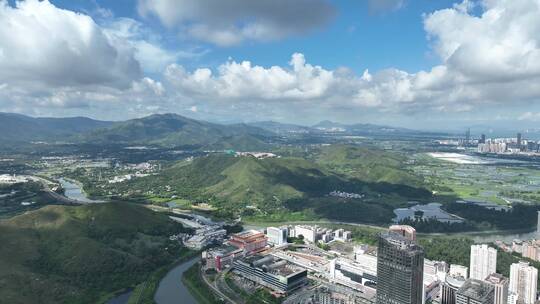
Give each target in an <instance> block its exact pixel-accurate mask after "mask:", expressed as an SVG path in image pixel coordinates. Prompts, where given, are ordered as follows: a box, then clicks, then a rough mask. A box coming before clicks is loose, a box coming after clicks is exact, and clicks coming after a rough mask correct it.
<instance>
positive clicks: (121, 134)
mask: <svg viewBox="0 0 540 304" xmlns="http://www.w3.org/2000/svg"><path fill="white" fill-rule="evenodd" d="M273 136H275V134H274V133H272V132H270V131H267V130H264V129H261V128H258V127H254V126H250V125H246V124H232V125H220V124H214V123H210V122H206V121H200V120H195V119H191V118H187V117H184V116H180V115H177V114H154V115H150V116H147V117H143V118H137V119H130V120H126V121H119V122H109V121H98V120H93V119H90V118H86V117H71V118H40V117H38V118H34V117H30V116H24V115H19V114H11V113H0V140H2V141H10V142H31V141H45V142H71V143H85V144H100V145H107V144H127V145H132V144H141V145H157V146H164V147H186V148H193V149H207V150H210V149H235V150H258V149H266V148H268V147H269V146H270V145H269V144H267V142H268V141H269V138H272V137H273Z"/></svg>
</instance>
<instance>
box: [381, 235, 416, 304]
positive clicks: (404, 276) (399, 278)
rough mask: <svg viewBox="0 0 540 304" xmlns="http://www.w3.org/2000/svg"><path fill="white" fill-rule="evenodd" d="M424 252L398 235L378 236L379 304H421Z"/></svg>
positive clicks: (413, 242)
mask: <svg viewBox="0 0 540 304" xmlns="http://www.w3.org/2000/svg"><path fill="white" fill-rule="evenodd" d="M423 273H424V250H423V249H422V247H420V246H418V245H417V244H416V242H415V241H413V240H411V239H410V238H406V237H404V236H403V235H400V234H398V233H395V232H392V231H390V232H386V233H382V234H380V235H379V247H378V250H377V302H376V303H377V304H422V301H423Z"/></svg>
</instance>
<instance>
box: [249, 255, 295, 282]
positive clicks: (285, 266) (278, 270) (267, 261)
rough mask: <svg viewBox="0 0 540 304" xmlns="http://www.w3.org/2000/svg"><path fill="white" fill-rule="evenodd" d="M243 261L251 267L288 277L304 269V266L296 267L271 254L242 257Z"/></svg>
mask: <svg viewBox="0 0 540 304" xmlns="http://www.w3.org/2000/svg"><path fill="white" fill-rule="evenodd" d="M243 262H245V263H247V264H249V265H250V266H251V267H254V268H259V269H261V270H263V271H264V272H267V273H270V274H273V275H275V276H282V277H288V276H291V275H294V274H296V273H299V272H302V271H305V269H304V268H301V267H298V266H296V265H294V264H292V263H289V262H287V261H285V260H282V259H280V258H276V257H274V256H271V255H266V256H263V255H253V256H249V257H246V258H244V259H243Z"/></svg>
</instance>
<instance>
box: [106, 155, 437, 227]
mask: <svg viewBox="0 0 540 304" xmlns="http://www.w3.org/2000/svg"><path fill="white" fill-rule="evenodd" d="M347 158H351V159H353V161H352V162H351V165H350V166H345V165H343V162H347ZM404 161H405V159H404V158H402V157H400V156H398V155H394V154H392V153H388V152H384V151H382V150H375V151H373V150H371V149H363V148H358V147H350V146H337V147H335V148H334V147H328V148H324V149H322V150H321V151H317V152H316V153H315V154H314V156H313V159H303V158H297V157H282V158H265V159H257V158H255V157H251V156H233V155H227V154H210V155H208V156H204V157H199V158H195V159H194V160H189V161H181V162H178V163H176V164H175V165H173V166H171V167H169V168H167V169H165V170H164V171H162V172H161V173H160V174H159V175H156V176H152V177H149V178H140V179H136V180H132V181H127V182H125V183H122V184H116V185H115V186H114V187H115V188H116V189H118V190H120V191H121V192H131V193H135V192H138V193H145V194H146V195H149V196H158V197H165V198H166V197H171V196H177V197H181V198H185V199H188V200H190V201H210V202H211V203H212V204H213V205H214V206H215V207H217V208H218V209H219V210H221V211H224V210H225V211H227V212H228V213H229V214H230V213H233V214H237V215H239V214H240V215H241V214H252V213H254V212H255V213H259V214H269V213H276V212H277V213H286V212H287V210H289V211H291V210H294V211H301V212H307V211H309V212H314V215H315V216H318V217H334V218H335V214H330V213H332V212H333V211H332V210H330V209H331V208H330V207H331V206H337V207H336V210H338V209H340V208H342V207H344V208H351V210H352V209H354V208H357V209H358V210H361V209H362V208H365V209H364V210H366V214H367V210H368V209H370V208H371V207H374V208H378V209H379V208H385V209H386V211H385V212H384V213H385V214H384V215H382V217H380V218H379V219H382V218H384V220H387V221H390V219H391V218H392V217H393V215H392V211H391V210H393V208H395V206H398V205H400V204H403V203H405V202H406V201H407V200H409V199H426V198H429V197H431V192H429V191H428V190H426V189H424V188H423V187H422V180H421V179H420V178H419V177H417V176H415V175H414V174H413V173H411V172H409V171H407V170H406V169H404V168H403V162H404ZM108 190H109V189H107V188H106V189H104V191H108ZM334 190H337V191H343V192H348V193H357V194H361V195H362V198H361V199H350V200H349V199H342V198H338V197H331V196H330V195H329V194H330V192H332V191H334ZM343 203H346V204H343ZM254 210H255V211H254ZM388 211H389V212H388ZM340 212H341V211H340ZM342 215H343V214H341V215H340V216H342ZM347 218H349V217H347ZM349 219H350V218H349ZM363 219H364V216H363V215H359V216H358V218H355V219H352V220H354V221H362V220H363ZM368 220H369V219H368Z"/></svg>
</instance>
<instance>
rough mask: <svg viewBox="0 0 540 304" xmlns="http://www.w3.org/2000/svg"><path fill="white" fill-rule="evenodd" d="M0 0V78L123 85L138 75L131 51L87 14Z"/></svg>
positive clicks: (31, 2) (30, 2) (30, 0)
mask: <svg viewBox="0 0 540 304" xmlns="http://www.w3.org/2000/svg"><path fill="white" fill-rule="evenodd" d="M15 5H16V6H15V7H12V6H10V5H9V4H8V3H7V1H3V0H2V1H0V54H1V55H0V82H3V81H5V82H8V83H10V82H18V81H20V82H39V83H43V84H46V85H48V86H63V85H96V84H98V85H99V84H106V85H108V86H118V87H122V86H123V87H125V86H129V85H130V83H131V82H132V81H133V80H135V79H138V78H139V77H140V76H141V70H140V66H139V62H138V61H137V60H136V59H135V57H134V53H133V49H132V48H131V47H130V46H129V45H126V44H125V43H123V41H121V40H119V39H117V38H115V37H110V36H109V35H107V34H106V33H104V31H103V30H102V29H101V28H100V27H99V26H98V25H97V24H96V23H95V22H94V21H93V20H92V18H90V17H89V16H86V15H83V14H78V13H75V12H72V11H69V10H63V9H59V8H57V7H55V6H54V5H53V4H51V3H50V2H49V1H47V0H45V1H37V0H27V1H20V2H16V3H15Z"/></svg>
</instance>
